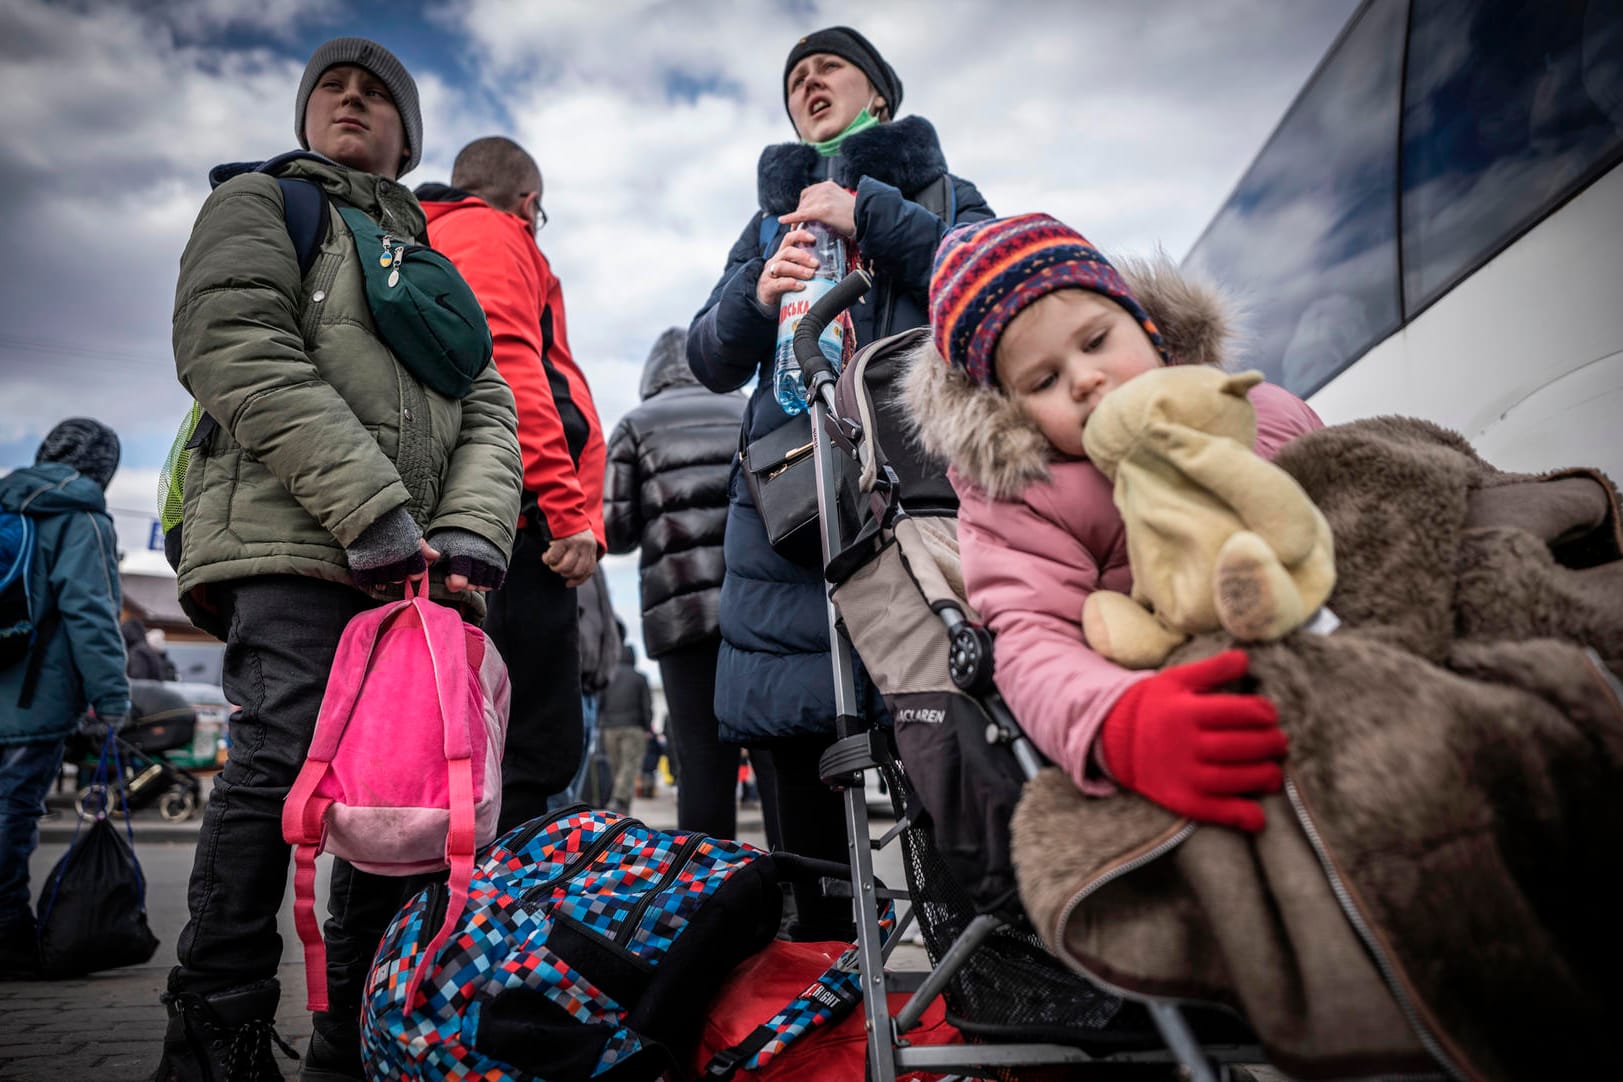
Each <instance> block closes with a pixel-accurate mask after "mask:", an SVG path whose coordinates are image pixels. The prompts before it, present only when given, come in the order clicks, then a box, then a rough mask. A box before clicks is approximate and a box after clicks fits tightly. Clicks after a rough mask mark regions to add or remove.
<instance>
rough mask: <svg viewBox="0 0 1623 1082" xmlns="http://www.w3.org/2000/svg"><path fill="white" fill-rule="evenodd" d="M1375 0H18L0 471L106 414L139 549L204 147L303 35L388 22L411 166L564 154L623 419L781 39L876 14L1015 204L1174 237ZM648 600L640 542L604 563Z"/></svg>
mask: <svg viewBox="0 0 1623 1082" xmlns="http://www.w3.org/2000/svg"><path fill="white" fill-rule="evenodd" d="M1356 6H1357V3H1356V0H1310V2H1305V3H1304V2H1299V0H1074V2H1068V3H1058V2H1054V3H1048V2H1043V0H1001V2H998V3H992V2H989V0H929V2H921V0H887V2H886V3H883V4H874V3H868V4H860V5H859V4H856V3H847V2H822V0H779V2H772V3H768V2H764V0H757V2H749V0H694V2H681V3H677V2H657V0H545V2H534V3H525V2H518V0H445V2H440V3H418V2H406V0H395V2H390V3H382V2H376V0H156V2H153V0H127V2H118V0H77V2H63V0H52V2H43V0H0V101H3V102H4V103H5V107H4V109H3V110H0V186H3V190H4V192H5V198H4V200H3V201H0V237H3V238H4V240H5V255H6V264H7V265H6V269H5V271H4V273H3V274H0V469H4V468H8V467H10V466H13V465H20V464H24V463H27V462H30V461H32V459H33V452H34V449H35V447H36V446H37V445H38V442H39V440H40V438H41V437H42V436H43V434H44V433H45V432H46V431H47V430H48V429H49V428H50V426H51V425H52V424H54V423H55V422H56V421H57V420H59V419H61V418H62V417H65V416H70V415H75V414H82V415H90V416H95V417H98V418H101V419H102V420H104V421H106V422H108V423H109V424H111V425H113V426H114V427H115V428H116V429H117V430H118V432H119V434H120V436H121V437H122V439H123V441H124V447H125V455H124V467H123V468H122V469H121V470H120V472H119V475H118V477H117V478H116V479H115V480H114V482H113V486H112V489H111V490H110V502H111V503H112V504H113V505H114V507H115V508H116V509H117V511H118V515H117V517H118V520H119V530H120V538H121V541H122V543H123V545H124V548H125V549H126V550H127V551H128V552H129V554H130V555H129V557H128V559H129V564H128V565H127V566H139V567H142V568H150V567H154V566H155V567H160V568H161V567H163V561H162V558H161V556H159V555H157V554H154V553H146V552H143V551H142V550H144V549H145V547H146V540H147V533H148V527H149V522H150V519H151V511H150V508H151V507H152V505H153V494H154V492H155V489H156V484H157V469H158V466H159V465H160V463H161V462H162V460H163V456H164V453H165V452H166V451H167V449H168V446H169V443H170V441H171V440H172V438H173V436H174V432H175V427H176V425H177V424H178V422H179V419H180V417H181V415H182V414H183V413H184V411H185V409H186V407H187V405H188V399H187V397H186V396H185V394H184V392H183V391H182V390H181V389H180V387H179V386H178V384H176V382H175V379H174V368H173V364H172V359H171V355H170V346H169V319H170V306H171V303H172V300H173V290H174V279H175V270H176V264H177V260H178V258H179V255H180V251H181V248H182V247H183V245H184V244H185V240H186V236H187V233H188V231H189V230H190V227H191V223H192V219H193V217H194V216H195V214H196V211H197V208H198V206H199V205H200V204H201V203H202V201H203V198H204V196H205V195H206V194H207V182H206V177H207V174H208V170H209V167H210V166H212V165H214V164H216V163H218V162H224V161H244V160H257V159H262V158H266V157H269V156H271V155H273V154H276V153H279V152H281V151H284V150H287V149H290V148H292V147H293V146H294V145H295V144H294V138H293V130H292V123H293V117H292V113H293V95H294V91H295V89H296V87H297V84H298V80H299V75H300V73H301V72H302V70H303V67H304V62H305V60H306V59H307V58H308V56H309V55H310V52H311V51H312V50H313V49H314V47H315V46H316V45H317V44H319V43H320V42H321V41H323V40H325V39H327V38H329V37H333V36H337V35H341V34H360V35H364V36H368V37H373V38H375V39H377V40H379V41H381V42H382V43H384V44H385V45H387V46H388V47H389V48H390V49H392V50H393V51H394V52H395V53H396V54H397V55H398V56H399V57H400V58H401V59H402V61H403V62H404V63H405V65H406V67H407V68H408V69H409V70H410V71H411V72H412V73H413V75H414V76H415V77H416V79H417V83H418V87H419V90H420V93H421V97H422V103H423V121H424V142H425V144H426V146H425V147H424V151H425V153H424V155H423V163H422V164H421V165H420V166H419V167H418V168H417V169H416V171H415V172H413V173H411V174H409V175H407V176H406V177H404V178H402V179H403V180H404V181H405V182H407V183H408V184H414V185H415V184H418V183H422V182H424V181H429V180H446V179H448V178H449V173H450V163H451V160H452V159H453V158H454V157H455V155H456V152H457V150H458V149H459V148H460V147H461V146H462V145H463V144H464V143H466V142H467V141H468V140H470V139H473V138H476V137H478V136H481V135H487V134H493V133H502V134H507V135H510V136H512V137H514V138H516V139H517V140H519V141H520V142H521V143H523V144H524V145H525V146H527V147H528V148H529V149H530V150H531V152H532V153H534V155H535V157H536V158H537V160H538V161H539V162H540V164H541V168H542V172H543V174H544V177H545V187H546V191H545V197H544V205H545V207H546V210H547V213H548V215H549V217H550V219H551V222H550V224H549V225H548V226H547V228H546V229H545V230H544V231H543V232H542V233H541V236H540V242H541V246H542V248H543V249H544V250H545V252H546V254H547V256H548V258H549V259H550V260H551V261H552V265H553V268H554V270H555V271H556V272H557V273H558V275H559V276H560V278H561V279H562V280H563V284H564V293H565V301H566V305H567V311H568V318H569V333H570V340H571V345H572V347H573V349H574V352H575V356H576V359H577V360H579V361H580V362H581V364H582V365H583V367H584V368H585V370H586V373H587V376H588V378H589V379H590V380H591V381H592V385H593V389H594V393H595V395H596V398H597V404H598V409H599V411H600V412H601V414H602V417H603V421H604V425H605V428H606V429H608V428H612V426H613V425H614V423H615V422H616V421H617V420H618V419H619V417H620V416H621V415H622V414H623V413H625V412H626V411H627V410H628V409H630V408H631V407H633V406H634V405H636V387H637V379H638V375H639V373H640V371H641V368H642V363H643V360H644V358H645V356H646V354H647V351H648V348H649V346H650V345H651V344H652V343H653V341H654V339H655V338H656V337H657V336H658V334H659V332H660V331H661V330H663V329H664V328H665V327H668V326H672V325H681V326H685V325H686V324H687V323H688V321H689V320H690V319H691V318H692V316H693V314H694V310H695V309H696V308H697V307H698V305H699V304H700V303H702V302H703V300H704V298H705V297H706V295H707V294H708V291H709V289H710V287H711V286H712V284H713V283H714V281H715V279H716V277H717V276H718V275H719V273H720V271H721V269H722V264H723V261H724V259H725V256H726V252H727V248H728V246H729V245H730V244H731V242H732V241H733V239H734V238H735V237H736V236H737V234H738V231H739V230H740V229H741V228H742V227H743V225H744V223H745V222H746V220H747V219H748V217H749V215H750V213H751V212H752V209H753V204H754V193H755V162H756V159H757V157H758V156H759V154H760V150H761V148H762V147H763V146H764V145H766V144H768V143H773V142H781V141H784V140H786V139H790V138H792V137H793V131H792V129H791V127H790V125H789V121H788V119H787V117H786V116H785V114H784V111H783V104H782V87H781V83H780V76H781V73H782V70H783V57H784V56H785V55H786V54H787V52H788V49H789V46H790V45H791V44H792V43H793V42H794V41H795V40H796V39H797V38H799V37H800V36H801V35H803V34H805V33H807V32H809V31H811V30H814V29H817V28H819V27H823V26H828V25H831V24H836V23H843V24H847V25H852V26H856V27H857V28H858V29H860V30H862V31H863V32H864V33H865V34H867V35H868V37H869V38H870V39H872V40H873V42H874V43H875V45H876V46H877V47H878V48H879V49H880V51H881V52H882V53H884V55H885V56H886V57H887V59H889V60H890V61H891V63H892V64H893V65H894V66H895V68H896V69H897V71H898V72H899V73H900V74H901V77H902V80H903V82H904V84H905V97H904V101H903V104H902V109H901V112H902V113H903V114H906V113H918V114H920V115H923V116H925V117H928V118H929V119H930V120H931V122H932V123H933V124H934V125H935V127H936V130H937V131H938V133H939V134H940V137H941V143H942V147H943V149H944V150H945V152H946V155H947V160H948V162H949V163H950V166H951V168H952V170H953V171H954V172H955V173H958V174H960V175H962V176H965V177H968V178H970V179H971V180H973V181H974V182H975V183H976V184H977V185H979V187H980V189H981V191H982V192H983V193H984V194H985V195H986V197H987V199H988V200H989V201H990V203H991V205H992V207H993V208H994V209H995V210H996V211H997V212H998V213H1001V214H1009V213H1017V212H1023V211H1030V210H1045V211H1048V212H1050V213H1053V214H1055V215H1057V216H1059V217H1060V218H1062V219H1064V220H1065V221H1067V222H1069V223H1071V224H1073V225H1075V226H1077V227H1078V228H1080V229H1081V230H1082V231H1083V232H1084V233H1086V234H1088V236H1089V237H1090V238H1091V239H1092V240H1093V241H1094V242H1095V243H1097V244H1099V245H1100V246H1101V247H1103V248H1105V249H1106V250H1107V251H1118V252H1137V253H1147V252H1149V251H1151V250H1152V249H1154V248H1155V247H1156V246H1158V245H1159V246H1161V247H1164V248H1165V249H1166V250H1167V252H1169V253H1170V254H1171V255H1172V256H1173V257H1174V258H1181V257H1182V256H1183V255H1184V253H1185V252H1187V250H1188V249H1189V247H1190V245H1191V244H1192V243H1193V242H1194V240H1195V238H1196V236H1197V235H1198V234H1199V232H1200V230H1201V229H1202V228H1203V227H1204V225H1205V224H1206V222H1207V221H1208V220H1209V219H1210V218H1211V217H1212V215H1213V213H1214V212H1215V211H1216V210H1217V208H1218V206H1219V205H1220V204H1221V202H1222V201H1223V199H1224V197H1225V196H1226V195H1227V194H1228V192H1229V191H1230V189H1231V188H1232V187H1233V185H1234V183H1235V182H1236V181H1237V180H1238V179H1239V176H1240V174H1241V172H1242V171H1243V170H1244V168H1245V166H1246V165H1247V164H1248V163H1249V162H1250V160H1251V158H1252V156H1253V155H1254V154H1255V152H1256V151H1257V150H1258V149H1259V148H1260V146H1261V144H1262V142H1263V140H1264V139H1265V138H1266V137H1267V135H1268V133H1269V132H1270V131H1272V129H1273V127H1274V125H1275V124H1276V123H1277V122H1278V121H1279V119H1280V117H1281V116H1282V114H1283V113H1284V111H1285V109H1286V107H1287V106H1288V105H1289V104H1290V102H1291V99H1292V98H1293V97H1294V95H1295V94H1296V92H1297V90H1298V89H1299V88H1300V87H1301V85H1302V83H1303V82H1304V81H1305V80H1306V78H1307V77H1308V75H1309V74H1310V73H1311V72H1312V70H1313V68H1314V66H1315V65H1316V64H1317V63H1318V61H1319V59H1320V58H1321V57H1322V56H1323V55H1324V53H1325V51H1326V50H1327V49H1328V48H1329V46H1330V43H1331V42H1332V41H1333V40H1334V38H1335V36H1336V34H1337V33H1338V32H1339V30H1340V29H1341V27H1342V25H1343V24H1344V23H1345V22H1346V21H1347V19H1348V17H1349V16H1350V15H1351V14H1352V12H1353V10H1354V9H1355V8H1356ZM611 574H612V582H613V589H614V591H615V602H616V607H617V608H618V609H619V610H620V611H621V612H622V613H623V614H625V615H626V616H627V617H628V623H629V624H631V626H633V627H635V625H636V617H635V614H636V611H637V600H636V577H635V573H634V557H626V558H623V559H617V560H614V561H613V562H612V563H611Z"/></svg>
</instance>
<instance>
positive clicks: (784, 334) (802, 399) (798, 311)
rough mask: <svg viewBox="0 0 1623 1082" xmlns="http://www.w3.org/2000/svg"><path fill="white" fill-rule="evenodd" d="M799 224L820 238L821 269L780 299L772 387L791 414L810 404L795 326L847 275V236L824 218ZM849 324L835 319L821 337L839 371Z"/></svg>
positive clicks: (817, 245)
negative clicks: (796, 347)
mask: <svg viewBox="0 0 1623 1082" xmlns="http://www.w3.org/2000/svg"><path fill="white" fill-rule="evenodd" d="M796 228H798V229H804V230H806V231H807V232H808V233H810V234H812V236H814V237H816V238H817V240H816V242H815V243H814V244H813V245H812V246H811V248H812V254H813V255H815V256H816V257H817V271H816V273H815V274H813V275H812V277H811V280H810V281H807V282H804V283H802V284H803V285H805V287H806V288H805V289H803V290H798V291H794V292H789V293H785V294H784V295H783V297H782V298H781V299H780V300H779V301H778V346H777V362H776V364H775V365H774V366H773V370H772V388H773V390H774V391H775V392H776V394H777V397H778V405H780V406H782V407H783V412H785V413H787V414H789V415H790V416H791V417H792V416H794V415H795V414H797V413H799V412H801V411H802V410H804V409H805V408H806V392H805V385H804V384H803V383H802V382H801V379H800V362H799V361H797V360H795V328H796V327H798V326H800V317H801V316H804V315H805V314H806V311H807V309H809V308H811V306H812V305H813V304H815V303H817V300H818V299H819V298H820V297H822V296H823V294H825V293H827V292H828V291H829V290H831V289H833V288H834V287H835V286H836V285H837V284H839V281H840V279H841V278H844V277H845V241H844V239H842V238H841V237H840V235H839V234H838V233H836V232H834V230H832V229H830V228H829V227H828V226H826V225H824V224H823V223H822V222H803V223H801V224H800V225H798V226H797V227H796ZM845 327H846V322H845V320H842V319H831V320H829V321H828V326H826V327H824V328H823V333H822V334H821V335H819V336H818V338H817V344H818V345H819V346H821V347H822V349H823V356H825V357H827V358H828V360H829V363H830V364H831V365H833V366H834V370H835V371H836V372H838V371H839V370H840V357H841V350H843V349H844V348H845Z"/></svg>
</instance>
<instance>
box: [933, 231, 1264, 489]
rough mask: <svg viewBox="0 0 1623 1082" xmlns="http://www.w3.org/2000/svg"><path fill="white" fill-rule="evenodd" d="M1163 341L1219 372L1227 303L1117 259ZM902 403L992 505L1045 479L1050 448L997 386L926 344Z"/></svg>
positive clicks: (1169, 267)
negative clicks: (975, 378)
mask: <svg viewBox="0 0 1623 1082" xmlns="http://www.w3.org/2000/svg"><path fill="white" fill-rule="evenodd" d="M1114 262H1115V264H1116V268H1117V269H1118V270H1119V271H1120V272H1121V275H1122V277H1123V278H1124V279H1126V281H1127V285H1128V288H1130V289H1131V290H1132V291H1133V294H1134V296H1136V297H1137V298H1138V300H1139V303H1140V304H1142V305H1143V306H1144V308H1145V310H1146V311H1147V312H1149V314H1150V318H1151V319H1153V320H1155V324H1156V326H1157V327H1159V328H1160V329H1161V334H1162V336H1163V337H1164V338H1165V340H1166V348H1167V353H1168V354H1169V355H1170V356H1171V357H1172V363H1173V364H1211V365H1217V366H1219V367H1221V366H1222V364H1223V360H1224V356H1225V352H1226V349H1227V346H1228V343H1229V340H1230V339H1231V338H1232V335H1233V332H1232V328H1231V327H1230V324H1229V316H1228V311H1227V309H1228V307H1229V305H1228V302H1227V301H1226V300H1225V299H1224V298H1223V297H1222V295H1221V294H1220V293H1219V292H1218V291H1217V290H1216V289H1215V288H1213V287H1211V286H1209V285H1205V284H1203V283H1200V282H1195V281H1191V280H1190V279H1187V278H1185V277H1184V276H1183V274H1182V273H1181V272H1180V271H1179V270H1178V268H1177V267H1176V266H1174V265H1173V263H1172V261H1171V260H1170V259H1168V258H1167V257H1166V256H1165V255H1162V256H1159V257H1157V258H1156V259H1155V260H1153V261H1150V260H1133V259H1123V260H1118V261H1114ZM902 394H903V399H904V401H905V402H906V403H907V409H908V413H909V414H910V415H911V417H912V419H913V424H914V426H915V427H916V429H917V432H918V438H919V442H920V443H921V444H922V445H923V447H924V449H925V450H926V451H928V452H930V453H931V454H933V455H937V456H939V457H941V458H944V459H945V460H946V461H947V462H948V463H949V464H950V465H952V466H953V467H954V468H955V469H956V470H957V471H958V472H959V473H960V474H961V475H963V477H964V478H965V479H966V480H968V481H970V482H972V483H973V484H974V485H976V486H977V487H978V488H980V489H982V490H984V491H985V492H986V494H987V495H989V496H991V497H992V498H993V499H996V500H1013V499H1017V498H1018V497H1019V495H1020V494H1021V493H1022V492H1023V491H1025V489H1026V487H1027V486H1028V485H1030V484H1032V483H1033V482H1035V481H1042V480H1046V479H1047V477H1048V463H1049V462H1050V461H1052V459H1053V457H1054V450H1053V447H1052V446H1051V445H1050V444H1049V442H1048V440H1047V439H1045V438H1044V437H1043V434H1042V433H1041V432H1039V431H1038V430H1037V426H1036V425H1034V424H1032V423H1031V422H1030V421H1029V420H1027V419H1026V418H1025V417H1024V416H1023V415H1022V414H1021V413H1020V410H1019V408H1018V407H1017V406H1016V405H1015V404H1014V399H1012V398H1010V397H1009V396H1008V395H1007V394H1005V393H1004V392H1003V391H1002V389H1001V388H997V387H982V386H980V385H979V384H976V383H974V382H972V381H971V380H970V378H969V377H968V376H967V375H966V374H965V373H964V372H963V370H962V369H958V368H953V367H951V366H950V365H948V364H947V363H946V361H945V360H943V359H942V357H941V354H940V353H939V352H937V351H936V347H935V343H934V342H933V341H931V340H930V339H925V341H924V344H923V345H921V346H920V347H919V348H918V349H917V350H916V351H915V352H914V354H913V356H912V358H911V359H910V360H909V362H908V370H907V374H906V376H905V377H904V378H903V382H902Z"/></svg>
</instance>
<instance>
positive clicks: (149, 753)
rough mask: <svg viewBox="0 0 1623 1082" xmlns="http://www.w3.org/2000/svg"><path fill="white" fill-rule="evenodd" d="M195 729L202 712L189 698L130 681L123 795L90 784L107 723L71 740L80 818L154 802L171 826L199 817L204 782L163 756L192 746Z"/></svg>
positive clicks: (90, 724) (120, 735) (122, 740)
mask: <svg viewBox="0 0 1623 1082" xmlns="http://www.w3.org/2000/svg"><path fill="white" fill-rule="evenodd" d="M196 728H197V711H196V709H195V708H193V706H192V704H191V703H190V702H188V701H187V700H186V698H185V696H183V695H181V694H180V693H179V692H178V691H175V690H174V689H172V688H169V687H166V686H165V685H164V684H163V683H162V682H160V681H157V680H131V681H130V722H129V724H128V725H126V726H124V727H123V728H122V729H120V730H118V731H117V733H115V734H114V742H115V744H116V746H117V748H118V754H119V758H120V761H121V763H122V766H123V768H124V787H123V790H122V792H120V790H119V789H118V787H117V786H113V787H112V788H111V789H109V787H108V786H106V785H102V784H92V783H91V778H92V774H93V772H94V769H95V764H96V759H97V757H98V756H99V754H100V752H101V742H102V737H103V735H104V734H105V733H106V725H105V723H102V722H99V721H86V722H85V724H84V725H82V726H81V727H80V730H79V731H78V732H77V733H75V734H74V735H73V736H72V737H70V738H69V740H68V747H67V758H68V759H70V760H71V761H73V762H75V763H77V764H78V776H79V785H80V789H79V793H78V795H77V796H76V797H75V798H74V802H73V803H74V807H75V808H76V809H78V812H79V817H80V818H81V819H85V820H87V821H89V820H94V819H95V818H96V816H97V815H98V814H109V815H110V814H112V813H114V812H118V811H122V810H124V809H125V808H126V807H127V808H128V810H130V811H136V810H137V809H140V808H144V807H147V806H149V805H151V804H153V803H154V802H155V803H156V804H157V806H158V814H159V815H161V816H163V818H164V819H165V820H167V821H168V822H171V823H178V822H181V821H182V820H185V819H190V818H191V817H192V816H194V815H196V814H197V813H198V809H199V807H200V806H201V804H202V794H203V787H202V783H201V782H199V781H198V780H197V777H196V776H195V775H194V774H192V773H191V772H190V771H188V770H186V769H184V768H182V767H179V766H176V765H175V764H174V763H172V762H170V761H169V760H168V759H166V758H165V757H164V754H163V753H164V752H166V751H176V750H179V749H181V748H189V747H191V744H192V738H193V736H194V735H195V732H196Z"/></svg>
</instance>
